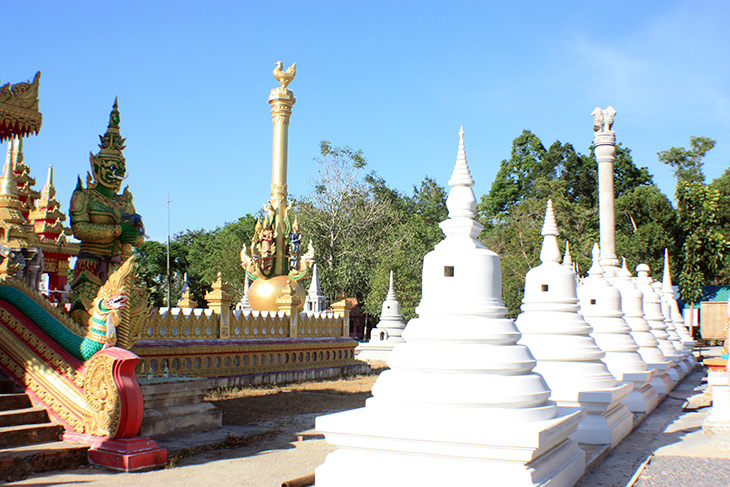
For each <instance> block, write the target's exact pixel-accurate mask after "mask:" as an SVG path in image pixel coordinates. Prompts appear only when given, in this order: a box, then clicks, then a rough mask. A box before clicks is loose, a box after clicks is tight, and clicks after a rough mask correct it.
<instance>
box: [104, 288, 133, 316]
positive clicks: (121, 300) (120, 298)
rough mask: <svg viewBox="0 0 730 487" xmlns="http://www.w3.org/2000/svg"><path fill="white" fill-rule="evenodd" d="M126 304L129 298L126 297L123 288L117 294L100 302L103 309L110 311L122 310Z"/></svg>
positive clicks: (125, 291)
mask: <svg viewBox="0 0 730 487" xmlns="http://www.w3.org/2000/svg"><path fill="white" fill-rule="evenodd" d="M127 302H129V296H127V290H126V289H124V288H122V289H120V292H119V294H117V295H114V296H111V297H108V298H106V299H104V300H103V301H102V303H103V306H104V308H106V309H108V310H111V311H116V310H118V309H122V308H124V307H125V306H126V305H127Z"/></svg>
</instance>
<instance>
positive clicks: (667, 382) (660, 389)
mask: <svg viewBox="0 0 730 487" xmlns="http://www.w3.org/2000/svg"><path fill="white" fill-rule="evenodd" d="M646 366H647V367H649V368H650V369H656V371H657V376H656V377H654V378H653V379H652V380H651V381H649V384H651V386H652V387H653V388H654V390H655V391H656V392H657V394H658V395H659V402H661V400H662V399H663V398H664V397H665V396H666V395H667V394H669V392H670V391H671V390H672V389H673V388H674V384H675V382H674V381H673V380H672V378H671V377H670V376H669V374H668V373H667V367H669V362H662V363H656V364H654V363H649V362H647V364H646Z"/></svg>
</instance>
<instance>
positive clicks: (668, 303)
mask: <svg viewBox="0 0 730 487" xmlns="http://www.w3.org/2000/svg"><path fill="white" fill-rule="evenodd" d="M660 295H661V298H662V313H663V314H664V316H665V317H667V318H668V319H669V321H670V322H671V323H672V327H673V328H674V331H675V332H676V334H677V338H678V341H679V343H680V344H681V345H682V348H683V352H684V353H683V356H684V363H685V364H686V365H687V367H688V369H689V370H692V368H694V366H695V364H696V363H697V361H696V360H695V358H694V355H692V350H693V349H694V346H695V343H696V342H695V340H693V339H692V337H691V336H690V333H689V331H688V330H687V328H685V326H684V316H682V313H681V312H680V311H679V306H678V305H677V300H676V299H674V288H673V286H672V276H671V273H670V269H669V250H667V249H664V274H663V279H662V287H661V291H660ZM675 346H676V343H675Z"/></svg>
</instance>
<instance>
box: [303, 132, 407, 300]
mask: <svg viewBox="0 0 730 487" xmlns="http://www.w3.org/2000/svg"><path fill="white" fill-rule="evenodd" d="M315 162H316V163H317V175H316V176H315V179H314V181H313V190H312V191H311V192H310V193H309V194H308V195H306V196H304V197H301V198H298V199H295V200H293V203H294V205H295V206H296V211H297V215H298V216H299V222H300V225H301V227H302V230H303V233H304V235H305V238H307V237H308V238H311V240H312V243H313V245H314V249H315V259H316V261H317V268H318V271H319V277H320V283H321V284H322V288H323V290H324V292H325V294H326V295H327V298H328V299H329V300H330V302H331V301H332V299H333V298H334V297H335V295H336V294H337V293H338V291H339V290H340V289H342V290H344V291H345V292H346V293H347V294H348V295H349V296H352V297H355V298H356V299H357V300H358V301H359V302H361V303H362V302H363V301H364V299H365V296H366V295H367V293H368V291H369V284H370V278H371V275H372V270H373V269H374V268H375V265H376V263H377V258H378V255H379V252H378V251H379V250H380V248H381V243H382V241H383V239H384V238H385V236H386V235H388V234H389V233H390V232H391V231H392V229H393V227H394V221H393V218H392V214H391V208H390V203H389V201H388V200H387V198H384V197H383V194H380V193H377V192H376V191H373V185H372V184H368V182H366V181H365V180H364V179H363V178H362V177H361V172H362V169H364V168H365V167H366V165H367V160H366V159H365V156H364V155H363V153H362V151H360V150H354V149H352V148H350V147H333V146H332V145H331V144H330V143H329V142H327V141H323V142H322V143H321V145H320V157H318V158H316V159H315Z"/></svg>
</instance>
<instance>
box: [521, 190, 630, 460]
mask: <svg viewBox="0 0 730 487" xmlns="http://www.w3.org/2000/svg"><path fill="white" fill-rule="evenodd" d="M542 235H543V243H542V250H541V252H540V260H541V261H542V264H540V265H539V266H537V267H533V268H532V269H531V270H530V271H529V272H528V273H527V276H525V298H524V300H523V304H522V314H520V315H519V316H518V317H517V320H516V321H515V325H517V328H518V329H519V330H520V333H522V339H520V342H519V343H521V344H523V345H527V347H528V348H529V349H530V352H532V354H533V355H534V356H535V359H536V360H537V366H535V369H534V370H535V372H538V373H539V374H540V375H542V376H543V377H544V378H545V381H546V382H547V384H548V386H549V387H550V390H551V392H552V394H551V396H550V399H552V400H553V401H555V402H556V403H557V404H558V406H573V407H575V406H582V407H583V408H584V412H585V413H586V416H585V418H584V419H583V421H581V423H580V425H579V426H578V430H577V431H576V432H575V433H573V436H572V438H573V439H574V440H576V441H577V442H579V443H586V444H594V445H595V444H610V445H611V447H612V448H613V447H615V446H616V445H617V444H618V443H619V442H620V441H621V440H622V439H623V438H624V437H625V436H626V435H627V434H628V433H629V432H630V431H631V429H632V428H633V425H634V416H633V415H632V414H631V411H629V410H628V408H627V407H626V406H624V405H623V404H622V403H621V401H623V400H624V399H625V398H626V396H627V395H628V394H629V393H630V392H631V390H632V386H631V385H630V384H619V383H618V382H617V381H616V378H615V377H614V376H613V375H611V372H609V371H608V368H607V367H606V364H604V363H603V362H602V361H601V359H602V358H603V357H604V355H605V353H604V352H603V351H602V350H601V349H600V348H598V345H596V342H595V340H594V339H593V337H591V335H590V333H591V331H592V329H591V326H590V325H589V324H588V323H586V321H585V320H584V319H583V316H581V315H580V314H579V313H578V297H577V295H576V280H575V273H574V272H573V268H572V267H573V266H572V263H571V258H570V253H569V251H568V249H567V245H566V253H565V258H564V261H563V265H561V264H560V249H559V248H558V241H557V238H556V237H557V236H558V227H557V223H556V221H555V215H554V214H553V208H552V202H551V201H549V200H548V204H547V210H546V212H545V223H544V225H543V228H542Z"/></svg>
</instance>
